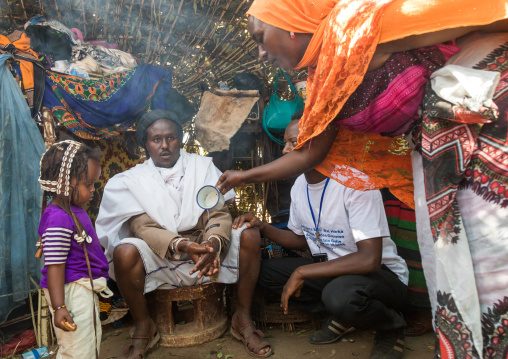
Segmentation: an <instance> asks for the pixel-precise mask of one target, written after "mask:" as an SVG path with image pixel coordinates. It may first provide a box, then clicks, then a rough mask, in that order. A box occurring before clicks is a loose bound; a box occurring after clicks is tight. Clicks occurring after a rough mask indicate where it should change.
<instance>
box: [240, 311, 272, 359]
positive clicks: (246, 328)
mask: <svg viewBox="0 0 508 359" xmlns="http://www.w3.org/2000/svg"><path fill="white" fill-rule="evenodd" d="M230 332H231V335H233V337H235V338H236V339H238V340H240V341H241V342H242V343H243V344H244V346H245V350H246V351H247V354H249V355H250V356H253V357H256V358H266V357H268V356H270V355H272V348H271V347H270V344H269V343H268V342H267V341H266V340H264V339H263V338H264V334H263V332H261V331H260V330H256V328H255V327H254V323H253V322H252V318H251V317H250V315H248V314H244V313H241V312H238V311H237V312H236V313H235V314H233V318H232V319H231V330H230Z"/></svg>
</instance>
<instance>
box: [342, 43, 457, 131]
mask: <svg viewBox="0 0 508 359" xmlns="http://www.w3.org/2000/svg"><path fill="white" fill-rule="evenodd" d="M459 50H460V49H459V48H458V47H457V46H454V45H453V44H439V45H436V46H430V47H424V48H420V49H414V50H410V51H404V52H397V53H394V54H393V55H392V56H391V57H390V58H389V59H388V60H387V61H386V63H385V64H384V65H383V66H382V67H380V68H379V69H377V70H375V71H370V72H367V73H366V74H365V77H364V78H363V81H362V83H361V84H360V86H358V88H357V89H356V91H355V92H353V94H352V95H351V96H350V97H349V99H348V100H347V101H346V103H345V104H344V107H343V108H342V110H341V111H340V112H339V114H338V116H337V121H338V124H339V125H340V127H341V128H346V129H348V130H351V131H359V132H373V133H381V134H383V135H389V136H393V135H400V134H402V133H405V132H406V131H407V130H408V128H409V127H410V126H411V125H412V124H413V122H414V121H416V120H417V119H419V115H418V107H419V106H420V104H421V102H422V99H423V95H424V93H425V84H426V83H427V82H428V81H429V77H430V75H431V74H432V73H433V72H434V71H436V70H438V69H440V68H441V67H443V65H444V64H445V62H446V60H448V59H449V58H450V57H451V56H452V55H454V54H456V53H457V52H459Z"/></svg>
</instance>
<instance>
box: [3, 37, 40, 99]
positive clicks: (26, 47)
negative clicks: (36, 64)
mask: <svg viewBox="0 0 508 359" xmlns="http://www.w3.org/2000/svg"><path fill="white" fill-rule="evenodd" d="M9 45H12V46H14V47H15V50H14V51H13V52H14V54H16V55H19V56H21V57H26V58H27V60H23V59H20V58H19V57H18V56H16V59H19V60H20V67H21V73H22V75H23V85H24V86H25V91H29V90H30V89H33V87H34V76H33V63H32V62H33V61H37V53H36V52H35V51H33V50H32V49H30V39H29V38H28V36H26V34H24V33H22V34H21V36H20V37H19V39H17V40H15V41H13V42H11V40H9V39H8V38H7V37H5V36H3V35H0V49H2V50H5V51H8V52H11V51H10V50H9V47H10V46H9Z"/></svg>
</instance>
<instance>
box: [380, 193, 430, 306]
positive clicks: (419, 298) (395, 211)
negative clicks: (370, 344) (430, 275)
mask: <svg viewBox="0 0 508 359" xmlns="http://www.w3.org/2000/svg"><path fill="white" fill-rule="evenodd" d="M381 194H382V195H383V203H384V207H385V211H386V218H387V220H388V225H389V227H390V237H391V238H392V240H393V242H394V243H395V245H396V246H397V253H398V255H399V256H401V257H402V258H403V259H404V260H405V261H406V264H407V268H408V269H409V283H408V287H407V289H408V291H407V298H406V305H407V306H408V309H411V310H415V309H422V308H430V302H429V293H428V290H427V284H426V282H425V276H424V274H423V267H422V258H421V256H420V248H419V246H418V240H417V237H416V217H415V211H414V209H412V208H409V207H408V206H407V205H405V204H404V203H402V202H401V201H399V200H398V199H397V198H395V196H393V195H392V194H391V193H390V191H389V190H388V189H387V188H385V189H383V190H381Z"/></svg>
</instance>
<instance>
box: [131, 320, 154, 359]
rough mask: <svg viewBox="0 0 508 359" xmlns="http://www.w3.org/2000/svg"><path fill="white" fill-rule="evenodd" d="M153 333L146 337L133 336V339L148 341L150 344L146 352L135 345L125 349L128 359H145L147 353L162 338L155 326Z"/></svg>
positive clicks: (147, 345)
mask: <svg viewBox="0 0 508 359" xmlns="http://www.w3.org/2000/svg"><path fill="white" fill-rule="evenodd" d="M152 332H153V333H152V334H151V335H150V336H146V335H132V334H131V339H146V340H148V343H147V344H146V347H145V349H144V350H140V349H138V348H136V347H135V346H134V344H130V345H129V346H127V347H126V348H125V349H124V354H125V356H127V358H128V359H143V358H144V357H145V354H146V352H147V351H148V350H149V349H151V348H152V347H153V346H154V345H155V344H157V342H158V341H159V339H160V338H161V336H160V334H159V332H158V331H157V327H156V326H155V325H154V330H153V331H152Z"/></svg>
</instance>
